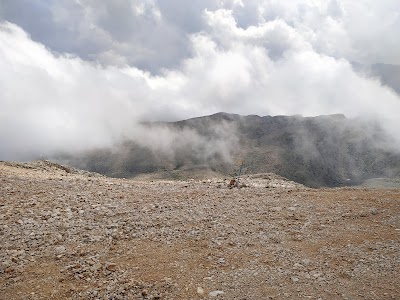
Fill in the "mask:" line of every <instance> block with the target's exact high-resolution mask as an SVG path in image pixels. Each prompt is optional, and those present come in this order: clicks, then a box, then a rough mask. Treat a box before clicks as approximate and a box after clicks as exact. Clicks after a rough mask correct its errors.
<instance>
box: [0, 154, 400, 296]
mask: <svg viewBox="0 0 400 300" xmlns="http://www.w3.org/2000/svg"><path fill="white" fill-rule="evenodd" d="M228 183H229V178H227V179H226V180H221V179H210V180H205V181H194V180H191V181H154V182H150V181H149V182H146V181H133V180H126V179H113V178H106V177H103V176H101V175H98V174H93V173H88V172H84V171H79V170H76V169H72V168H69V167H66V166H60V165H57V164H54V163H50V162H47V161H41V162H34V163H29V164H22V163H9V162H0V299H242V300H244V299H247V300H249V299H400V284H399V282H400V280H399V278H400V252H399V249H400V248H399V246H400V202H399V201H400V190H399V189H397V190H396V189H392V190H390V189H379V190H374V189H355V188H344V189H318V190H315V189H308V188H305V187H303V186H301V185H299V184H296V183H294V182H290V181H287V180H285V179H284V178H282V177H279V176H277V175H274V174H262V175H257V176H246V177H244V178H243V180H242V181H241V185H242V187H241V188H240V189H239V188H232V189H229V188H228V187H227V186H228Z"/></svg>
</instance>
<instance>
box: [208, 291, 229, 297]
mask: <svg viewBox="0 0 400 300" xmlns="http://www.w3.org/2000/svg"><path fill="white" fill-rule="evenodd" d="M223 294H225V292H224V291H218V290H217V291H212V292H209V293H208V296H209V297H213V298H214V297H218V296H219V295H223Z"/></svg>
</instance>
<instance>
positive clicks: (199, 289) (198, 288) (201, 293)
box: [197, 286, 204, 295]
mask: <svg viewBox="0 0 400 300" xmlns="http://www.w3.org/2000/svg"><path fill="white" fill-rule="evenodd" d="M197 294H199V295H203V294H204V289H203V288H202V287H201V286H199V287H197Z"/></svg>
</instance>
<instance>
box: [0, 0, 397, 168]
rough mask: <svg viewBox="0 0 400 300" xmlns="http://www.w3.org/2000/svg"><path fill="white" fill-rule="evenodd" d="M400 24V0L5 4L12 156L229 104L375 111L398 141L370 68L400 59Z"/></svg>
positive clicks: (2, 78) (7, 154)
mask: <svg viewBox="0 0 400 300" xmlns="http://www.w3.org/2000/svg"><path fill="white" fill-rule="evenodd" d="M399 28H400V1H398V0H380V1H376V0H358V1H354V0H290V1H289V0H285V1H284V0H259V1H256V0H248V1H241V0H213V1H211V0H192V1H185V0H170V1H161V0H159V1H157V0H142V1H139V0H114V1H105V0H104V1H101V0H0V159H20V160H21V159H29V158H32V157H34V156H37V155H42V154H43V155H50V154H51V153H56V152H57V151H61V150H65V149H69V150H72V151H81V150H85V149H89V148H91V147H104V146H110V145H113V144H114V143H116V142H118V141H119V140H121V139H123V138H133V139H134V138H135V137H137V136H140V137H141V138H143V136H145V135H143V133H142V132H141V133H138V127H139V125H138V122H141V121H174V120H181V119H186V118H191V117H198V116H203V115H209V114H213V113H217V112H229V113H237V114H242V115H248V114H257V115H261V116H263V115H294V114H300V115H303V116H316V115H321V114H334V113H343V114H345V115H346V116H347V117H350V118H353V117H354V118H356V117H363V118H371V119H373V120H377V121H379V122H380V123H381V124H382V126H383V127H384V128H385V129H386V130H387V132H388V133H390V134H391V135H392V137H393V138H394V139H393V140H394V142H396V143H399V145H400V134H399V133H398V132H397V129H398V128H400V121H399V119H400V118H398V115H399V113H400V95H399V94H398V93H396V92H395V91H394V90H393V89H392V88H391V87H390V86H387V85H385V84H384V83H382V82H381V80H380V79H379V77H377V76H373V75H372V74H371V73H369V72H368V71H365V70H367V69H368V66H370V65H374V64H377V63H380V64H389V65H394V66H400V33H399V30H400V29H399ZM355 64H357V65H361V66H366V67H367V68H361V70H364V71H360V68H358V69H357V68H355V67H354V65H355ZM399 74H400V73H399Z"/></svg>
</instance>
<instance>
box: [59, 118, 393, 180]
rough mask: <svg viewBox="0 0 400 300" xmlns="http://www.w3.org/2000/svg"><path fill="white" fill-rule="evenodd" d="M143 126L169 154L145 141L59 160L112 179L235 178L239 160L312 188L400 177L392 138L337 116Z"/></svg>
mask: <svg viewBox="0 0 400 300" xmlns="http://www.w3.org/2000/svg"><path fill="white" fill-rule="evenodd" d="M141 126H143V128H144V130H145V132H146V130H147V131H148V132H152V133H153V134H155V135H156V137H158V138H159V139H161V137H163V139H164V140H166V141H167V142H168V144H167V146H165V145H162V146H159V145H157V147H156V146H154V145H153V144H152V143H151V142H147V141H146V139H144V141H143V140H142V141H140V140H126V141H124V142H123V143H121V144H119V145H117V146H116V147H115V148H114V149H96V150H92V151H88V152H86V153H84V154H81V155H80V156H78V157H77V156H68V155H64V156H63V157H62V159H64V162H66V163H67V164H71V165H73V166H76V167H79V168H82V169H86V170H89V171H94V172H99V173H102V174H105V175H108V176H113V177H135V176H138V175H140V174H153V175H156V174H158V175H160V174H161V173H162V174H164V175H163V177H166V178H168V176H169V175H170V176H171V178H175V177H177V178H187V177H190V176H196V168H198V169H200V168H203V170H204V167H205V166H206V167H208V168H209V170H210V171H212V172H213V173H214V175H215V174H220V175H221V176H234V174H235V173H236V172H237V169H238V167H239V166H240V164H241V162H242V161H243V160H244V161H245V164H244V166H245V172H247V173H248V174H255V173H268V172H272V173H276V174H278V175H281V176H283V177H286V178H288V179H290V180H293V181H296V182H299V183H301V184H305V185H307V186H310V187H321V186H330V187H335V186H345V185H357V184H360V183H362V182H363V181H365V180H368V179H371V178H375V177H390V178H391V177H400V152H399V151H396V150H395V149H394V148H391V145H390V137H388V136H387V135H386V134H385V132H384V130H383V129H382V128H381V127H380V126H379V124H378V123H376V122H367V121H363V120H359V119H349V118H347V117H345V116H344V115H343V114H334V115H321V116H316V117H302V116H299V115H295V116H257V115H248V116H241V115H238V114H230V113H224V112H219V113H216V114H213V115H209V116H204V117H196V118H191V119H187V120H181V121H177V122H156V123H155V122H148V123H142V124H141ZM157 134H158V136H157ZM156 142H157V141H156ZM187 170H190V171H189V172H188V171H187ZM205 174H206V173H205Z"/></svg>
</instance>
